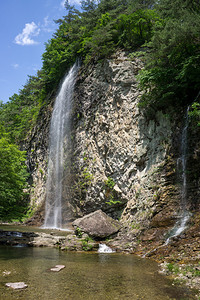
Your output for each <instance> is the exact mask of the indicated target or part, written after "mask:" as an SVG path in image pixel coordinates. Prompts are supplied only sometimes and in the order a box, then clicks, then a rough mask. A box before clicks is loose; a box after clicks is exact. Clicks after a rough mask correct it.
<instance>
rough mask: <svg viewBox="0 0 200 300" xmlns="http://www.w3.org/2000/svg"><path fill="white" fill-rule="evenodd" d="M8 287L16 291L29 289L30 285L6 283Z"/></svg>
mask: <svg viewBox="0 0 200 300" xmlns="http://www.w3.org/2000/svg"><path fill="white" fill-rule="evenodd" d="M6 286H7V287H10V288H12V289H14V290H17V289H24V288H27V287H28V285H27V284H25V283H24V282H9V283H6Z"/></svg>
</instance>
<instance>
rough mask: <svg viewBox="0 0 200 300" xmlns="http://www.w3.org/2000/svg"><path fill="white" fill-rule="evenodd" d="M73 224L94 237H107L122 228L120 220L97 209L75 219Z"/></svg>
mask: <svg viewBox="0 0 200 300" xmlns="http://www.w3.org/2000/svg"><path fill="white" fill-rule="evenodd" d="M72 225H73V226H74V227H75V229H76V228H80V229H81V230H82V231H83V232H86V233H87V234H88V235H90V236H92V237H94V238H106V237H108V236H110V235H113V234H114V233H117V232H118V231H119V229H120V228H121V224H120V222H118V221H116V220H114V219H112V218H111V217H109V216H108V215H106V214H105V213H104V212H103V211H102V210H100V209H99V210H97V211H95V212H93V213H91V214H89V215H86V216H84V217H82V218H80V219H77V220H75V221H74V222H73V223H72Z"/></svg>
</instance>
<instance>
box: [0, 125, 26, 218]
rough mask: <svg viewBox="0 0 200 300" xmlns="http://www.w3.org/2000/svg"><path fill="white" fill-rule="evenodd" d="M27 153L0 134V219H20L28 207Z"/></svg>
mask: <svg viewBox="0 0 200 300" xmlns="http://www.w3.org/2000/svg"><path fill="white" fill-rule="evenodd" d="M24 162H25V152H23V151H20V150H19V149H18V147H17V146H16V145H14V144H12V143H10V142H9V140H8V137H7V135H6V134H4V133H2V130H1V132H0V219H1V220H11V219H13V218H14V217H15V218H16V217H17V218H18V219H20V218H21V217H22V216H23V214H24V212H25V210H26V207H27V201H26V193H25V192H24V189H25V187H26V178H27V172H26V166H25V163H24Z"/></svg>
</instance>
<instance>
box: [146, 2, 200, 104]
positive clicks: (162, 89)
mask: <svg viewBox="0 0 200 300" xmlns="http://www.w3.org/2000/svg"><path fill="white" fill-rule="evenodd" d="M169 2H170V1H169V0H167V1H159V4H157V6H156V7H157V10H158V11H159V12H160V15H161V17H163V18H164V19H163V22H162V23H159V24H155V26H154V33H153V37H152V39H151V42H150V43H149V44H148V46H149V49H150V51H148V53H147V55H146V68H145V70H144V71H142V72H141V76H140V80H141V86H142V87H143V89H144V90H145V91H146V93H145V94H144V96H143V105H150V106H154V107H155V108H165V107H168V106H169V105H172V106H177V105H186V104H189V103H191V102H193V101H194V99H195V98H196V96H197V94H198V92H199V86H200V39H199V36H200V14H199V13H198V11H195V10H194V7H195V6H194V5H193V4H195V3H196V1H179V0H177V1H175V2H173V4H172V5H171V6H167V4H169ZM170 3H171V2H170Z"/></svg>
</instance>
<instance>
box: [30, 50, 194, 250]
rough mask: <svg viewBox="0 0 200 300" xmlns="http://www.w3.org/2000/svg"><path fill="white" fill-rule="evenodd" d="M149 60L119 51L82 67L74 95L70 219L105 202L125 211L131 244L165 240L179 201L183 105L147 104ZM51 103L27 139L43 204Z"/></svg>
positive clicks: (110, 209)
mask: <svg viewBox="0 0 200 300" xmlns="http://www.w3.org/2000/svg"><path fill="white" fill-rule="evenodd" d="M142 67H143V65H142V62H141V60H140V59H138V58H135V59H134V60H131V59H129V57H128V56H127V55H126V54H125V53H124V52H119V53H117V54H115V55H114V56H112V57H111V58H110V59H105V60H103V61H101V62H99V63H98V64H95V65H94V64H91V65H90V66H87V68H81V69H80V72H79V76H78V79H77V84H76V88H75V95H74V112H73V113H74V125H73V131H72V136H71V138H72V140H73V156H72V158H71V161H72V164H71V165H72V170H71V174H72V178H71V183H70V188H69V186H68V182H67V181H65V180H64V181H63V186H64V191H63V196H64V197H65V198H66V201H67V203H68V204H67V205H66V207H65V210H68V212H67V213H65V215H66V216H67V217H68V219H75V218H77V217H79V216H83V215H85V214H87V213H90V212H93V211H96V210H98V209H102V210H103V211H104V212H106V213H108V214H109V215H110V216H112V217H114V218H116V219H120V221H121V223H122V224H123V229H122V231H121V233H120V234H119V238H120V235H121V237H122V236H123V237H124V236H126V237H127V239H129V240H130V241H131V242H130V243H129V248H130V247H132V246H133V244H134V243H135V238H136V236H140V240H141V241H144V243H146V245H147V246H148V245H149V244H150V243H151V242H152V241H160V240H164V239H165V235H166V234H167V232H168V230H169V229H170V228H172V226H173V225H174V223H175V222H176V219H177V216H178V213H179V209H180V194H181V187H180V185H179V184H178V179H177V172H176V161H177V158H178V157H179V156H180V137H181V130H182V126H183V124H182V123H181V121H180V120H181V119H182V118H183V116H184V109H183V111H182V112H180V116H176V118H175V119H173V120H172V118H170V117H169V116H168V115H167V114H164V113H162V112H159V111H158V112H156V113H155V115H154V117H153V118H150V117H148V115H146V114H145V113H144V110H140V109H139V107H138V102H139V99H140V96H141V91H140V90H139V88H138V83H137V78H136V76H137V74H138V71H139V70H140V69H141V68H142ZM51 107H52V105H50V106H49V108H48V109H47V110H46V112H44V114H43V116H44V117H43V118H42V120H41V127H40V124H38V127H37V128H36V130H35V134H33V135H32V137H31V138H30V139H29V140H28V141H27V144H28V145H29V160H28V163H29V166H30V170H31V173H32V180H33V184H34V186H33V187H34V189H33V193H32V196H31V197H32V198H31V199H32V203H33V202H34V199H35V201H36V204H37V205H41V203H42V202H43V201H44V199H45V177H46V162H47V153H48V151H47V148H48V128H49V121H50V116H51V112H52V108H51ZM192 132H193V131H192ZM192 132H191V133H190V136H191V137H193V138H192V141H193V143H191V144H190V150H191V154H190V161H193V164H194V165H195V166H196V167H195V170H196V171H195V172H193V171H191V172H190V175H189V177H190V178H189V180H188V182H190V188H189V198H190V201H189V202H190V204H191V205H190V207H192V206H193V208H194V207H195V209H198V207H199V200H195V201H194V199H193V200H192V193H194V191H195V195H196V197H197V198H198V195H199V192H198V191H199V179H198V178H199V176H198V175H194V173H196V172H197V168H198V165H199V151H198V150H197V149H198V147H197V144H198V143H197V141H194V140H195V139H194V136H196V135H195V134H194V132H193V133H192ZM40 135H42V136H40ZM190 169H191V168H190ZM192 174H193V175H192ZM195 176H196V177H195ZM69 190H70V192H69ZM192 190H193V192H192ZM67 194H68V196H67ZM194 203H195V204H194ZM41 215H42V214H41ZM127 239H126V241H127ZM131 243H132V244H131ZM147 248H148V247H147Z"/></svg>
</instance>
